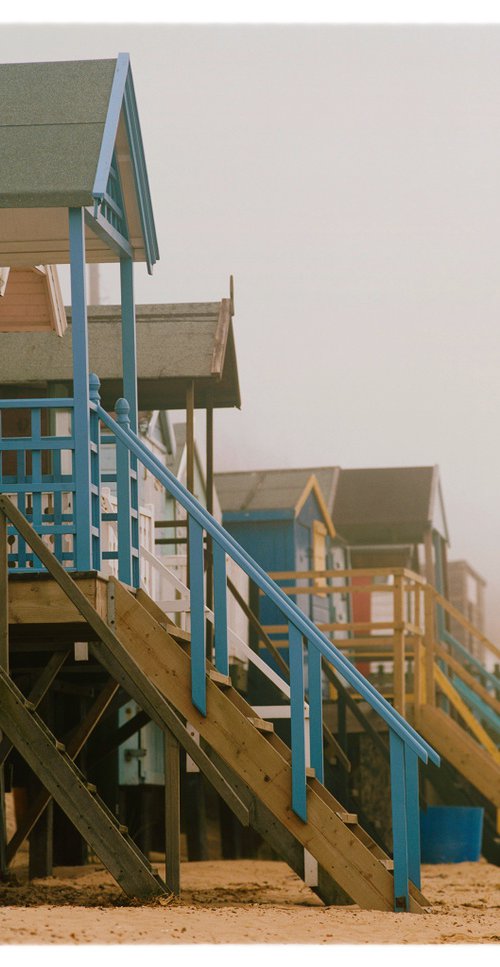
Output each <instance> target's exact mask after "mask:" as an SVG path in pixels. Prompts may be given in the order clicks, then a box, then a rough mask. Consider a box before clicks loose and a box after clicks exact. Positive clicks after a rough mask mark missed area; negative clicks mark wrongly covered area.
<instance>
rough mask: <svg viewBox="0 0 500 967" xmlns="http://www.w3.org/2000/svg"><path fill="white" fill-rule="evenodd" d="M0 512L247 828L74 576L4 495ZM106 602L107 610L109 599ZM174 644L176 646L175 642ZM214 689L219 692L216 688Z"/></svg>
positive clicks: (112, 668) (105, 660)
mask: <svg viewBox="0 0 500 967" xmlns="http://www.w3.org/2000/svg"><path fill="white" fill-rule="evenodd" d="M0 511H4V512H5V513H6V514H7V516H8V518H9V520H11V522H12V523H13V524H14V526H15V527H16V529H17V530H18V531H19V533H20V534H21V535H22V536H23V537H24V538H25V540H27V542H28V543H29V544H30V546H31V547H32V548H33V550H34V551H35V553H36V555H37V557H38V558H39V559H40V561H41V562H42V564H44V565H45V567H46V568H47V570H48V571H49V572H50V573H51V574H52V576H53V577H54V578H55V580H56V581H57V584H58V585H59V587H60V589H61V590H62V592H63V593H64V594H65V595H67V597H68V598H69V600H70V601H71V603H72V605H73V606H74V607H75V608H76V609H77V610H78V611H79V612H80V614H81V615H82V617H83V618H85V620H86V621H87V622H88V624H89V625H90V626H91V627H92V629H93V630H94V631H95V633H96V637H97V638H98V639H99V640H98V641H96V642H92V650H93V651H94V653H95V654H96V656H97V658H98V660H99V661H100V662H101V664H102V665H103V666H104V668H107V669H108V671H109V672H110V674H111V675H112V676H113V677H114V679H115V681H117V682H119V683H120V684H121V685H123V686H124V687H125V689H126V691H127V692H128V694H129V695H130V696H131V697H135V696H136V695H137V694H139V695H140V698H139V699H138V702H139V705H141V706H142V707H143V709H144V711H145V712H148V713H149V715H150V717H151V718H152V719H153V720H154V721H155V722H156V723H157V725H159V726H160V728H162V729H163V728H164V727H165V726H166V727H167V728H169V729H170V731H171V732H173V734H174V735H175V736H176V738H177V739H178V740H179V742H180V743H181V745H182V746H183V748H184V749H185V750H186V752H187V753H188V755H190V756H191V758H192V759H193V761H194V762H196V764H197V765H198V766H199V768H200V769H202V771H203V772H204V773H205V775H206V776H207V779H208V780H209V782H211V783H212V785H213V786H214V788H215V789H216V791H217V792H219V794H220V795H221V796H222V798H223V799H224V800H225V801H226V802H227V804H228V806H229V808H230V809H232V810H233V812H234V813H235V815H236V816H238V819H239V820H240V822H241V823H243V824H244V825H248V821H249V817H248V811H247V810H246V809H245V807H244V806H243V804H242V803H241V802H240V800H239V799H238V797H237V796H235V795H234V793H233V792H232V790H231V789H230V788H229V787H228V786H227V784H226V783H225V782H224V780H223V778H222V776H221V775H220V773H218V772H217V770H216V769H214V767H213V765H212V763H211V762H210V760H209V759H208V758H207V756H205V755H204V754H203V752H202V751H201V749H200V747H199V746H198V745H197V743H196V742H194V740H193V739H192V738H191V736H190V735H189V733H188V732H187V730H186V729H185V727H184V726H183V724H182V722H181V721H180V720H179V718H178V717H177V716H176V715H175V713H174V712H173V711H172V709H171V708H169V706H168V705H167V704H166V703H165V702H160V703H159V702H158V696H157V694H156V691H155V689H154V687H152V686H151V683H150V681H149V680H147V679H144V676H141V670H140V668H139V667H138V666H137V665H136V664H135V663H134V662H133V661H131V660H130V657H129V656H128V655H126V654H124V653H123V648H121V647H120V643H119V642H118V641H117V639H116V636H115V634H114V633H113V631H112V630H111V628H109V626H108V625H107V624H106V623H105V621H104V620H103V619H102V617H101V615H100V614H99V613H98V612H97V611H96V610H95V609H94V608H93V607H92V605H91V604H90V602H89V601H88V600H87V598H86V596H85V594H84V593H83V592H82V591H81V590H80V588H79V586H78V585H77V583H76V582H75V581H74V580H73V579H72V577H71V575H70V574H69V573H68V572H67V571H65V570H64V568H63V567H62V565H61V564H60V563H59V561H57V560H56V558H55V557H54V555H53V554H52V553H51V551H50V550H49V549H48V548H47V547H46V545H45V544H44V543H43V541H42V540H41V539H40V538H39V536H38V534H36V532H35V531H34V530H33V528H32V527H31V525H30V524H29V523H28V521H27V520H26V518H25V517H23V515H22V514H20V513H19V511H18V510H17V508H16V507H15V506H14V504H13V503H12V501H11V500H9V498H8V497H6V496H5V495H0ZM109 583H110V584H113V585H114V587H115V588H119V589H120V590H121V592H122V593H124V594H127V595H128V591H127V590H126V588H125V587H124V586H123V585H122V584H120V582H118V581H116V580H115V579H114V578H113V579H111V580H110V582H109ZM101 584H102V585H103V587H104V588H105V587H106V582H104V581H102V582H101ZM105 600H106V607H107V596H106V598H105ZM132 600H134V599H132ZM134 603H135V602H134ZM137 606H138V608H139V610H140V612H141V614H142V615H148V612H146V611H145V609H144V608H143V607H142V606H141V605H139V604H138V605H137ZM101 607H102V600H101ZM148 617H149V615H148ZM150 620H151V621H152V622H153V623H154V626H155V628H158V629H159V631H160V632H161V633H163V634H165V636H166V638H167V639H168V640H170V639H169V636H168V634H167V633H166V632H165V631H164V629H163V628H162V627H161V626H160V625H157V623H156V622H154V619H152V618H151V619H150ZM171 640H172V643H173V639H171ZM139 678H140V679H141V683H140V688H139V686H138V680H139ZM213 687H214V688H216V686H213Z"/></svg>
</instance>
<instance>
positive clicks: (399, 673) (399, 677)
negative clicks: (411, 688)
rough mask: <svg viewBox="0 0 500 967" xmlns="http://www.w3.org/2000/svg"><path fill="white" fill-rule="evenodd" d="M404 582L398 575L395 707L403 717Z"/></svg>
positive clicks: (395, 633) (395, 609)
mask: <svg viewBox="0 0 500 967" xmlns="http://www.w3.org/2000/svg"><path fill="white" fill-rule="evenodd" d="M404 605H405V599H404V583H403V579H402V578H401V577H400V576H399V575H398V576H397V577H396V578H395V579H394V664H393V672H392V675H393V687H394V708H395V709H396V711H397V712H399V713H400V715H402V716H403V717H404V716H405V714H406V696H405V684H406V683H405V642H404Z"/></svg>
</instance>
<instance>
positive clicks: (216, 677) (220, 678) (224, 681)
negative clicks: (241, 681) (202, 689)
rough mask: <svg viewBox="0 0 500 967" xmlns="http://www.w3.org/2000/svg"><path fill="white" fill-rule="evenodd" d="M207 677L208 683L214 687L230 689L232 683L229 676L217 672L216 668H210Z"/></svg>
mask: <svg viewBox="0 0 500 967" xmlns="http://www.w3.org/2000/svg"><path fill="white" fill-rule="evenodd" d="M208 677H209V678H210V681H212V682H214V684H215V685H221V687H222V688H231V687H232V684H233V683H232V681H231V676H230V675H224V673H223V672H218V671H217V669H216V668H210V669H209V672H208Z"/></svg>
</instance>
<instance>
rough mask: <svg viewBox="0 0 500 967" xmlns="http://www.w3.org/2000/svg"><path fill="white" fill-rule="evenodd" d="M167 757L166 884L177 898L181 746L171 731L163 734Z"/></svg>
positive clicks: (179, 871) (179, 880) (179, 848)
mask: <svg viewBox="0 0 500 967" xmlns="http://www.w3.org/2000/svg"><path fill="white" fill-rule="evenodd" d="M163 740H164V743H165V745H164V757H165V882H166V884H167V886H168V888H169V890H171V891H172V893H173V894H174V895H175V896H179V895H180V892H181V846H180V842H181V807H180V799H181V783H180V775H181V774H180V756H179V751H180V746H179V743H178V741H177V739H176V738H175V735H172V733H171V732H170V730H169V729H166V730H165V731H164V733H163Z"/></svg>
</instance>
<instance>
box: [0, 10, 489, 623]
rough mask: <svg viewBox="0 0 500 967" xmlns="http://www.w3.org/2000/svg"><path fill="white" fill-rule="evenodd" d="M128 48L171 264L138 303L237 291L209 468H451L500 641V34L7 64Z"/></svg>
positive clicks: (453, 31) (119, 43) (272, 36)
mask: <svg viewBox="0 0 500 967" xmlns="http://www.w3.org/2000/svg"><path fill="white" fill-rule="evenodd" d="M119 51H128V52H130V54H131V61H132V70H133V75H134V83H135V88H136V94H137V100H138V107H139V114H140V118H141V125H142V133H143V139H144V144H145V152H146V160H147V164H148V172H149V178H150V184H151V193H152V198H153V207H154V213H155V220H156V226H157V231H158V236H159V247H160V256H161V259H160V262H159V263H158V265H157V266H156V267H155V271H154V275H153V278H152V279H150V278H149V277H148V276H147V273H146V270H145V268H144V267H143V266H138V267H137V270H136V296H137V301H138V302H176V301H179V302H183V301H198V300H199V301H205V300H217V299H219V298H221V297H223V296H226V295H227V294H228V286H229V282H228V280H229V274H230V273H231V272H232V273H233V274H234V276H235V289H236V291H235V303H236V316H235V334H236V348H237V354H238V365H239V372H240V382H241V391H242V402H243V407H242V410H241V412H238V411H236V410H234V411H222V412H219V413H218V414H217V415H216V419H215V431H216V468H217V469H218V470H243V469H261V468H267V467H281V466H282V467H294V466H308V465H321V464H324V465H331V464H340V465H341V466H344V467H366V466H374V467H376V466H403V465H423V464H425V465H429V464H435V463H437V464H439V466H440V470H441V478H442V483H443V490H444V498H445V506H446V511H447V516H448V524H449V529H450V536H451V552H450V557H451V559H457V558H465V559H467V560H468V561H469V562H470V563H471V564H472V566H473V567H474V568H476V569H477V570H478V571H479V572H480V573H481V574H482V575H483V576H484V577H485V578H486V580H487V581H488V585H489V596H488V612H489V613H488V619H489V620H488V624H489V630H490V632H491V633H492V634H496V635H497V636H498V635H500V609H499V608H498V603H497V602H498V595H499V592H500V578H499V577H498V556H499V555H498V543H499V539H500V526H499V512H498V492H499V483H500V455H499V448H498V443H497V438H498V423H499V411H500V389H499V356H500V353H499V350H500V327H499V319H500V273H499V267H500V27H498V26H490V27H481V26H462V27H452V26H444V27H411V26H400V27H383V26H365V27H359V26H356V27H340V26H337V27H336V26H332V25H330V26H324V27H316V26H310V27H292V26H290V27H285V26H280V27H269V26H266V27H255V26H248V27H244V26H234V27H231V26H227V27H201V26H190V27H178V26H167V25H158V26H153V27H147V26H144V27H137V26H133V27H119V26H111V27H103V26H101V25H99V26H95V27H73V26H71V27H62V26H61V27H52V26H51V27H40V26H36V27H25V26H20V27H8V26H3V27H2V30H1V33H0V59H1V60H2V61H4V62H5V61H28V60H59V59H75V58H98V57H114V56H116V54H117V53H118V52H119ZM102 278H103V285H102V289H103V301H106V302H114V301H117V300H118V288H117V279H118V270H117V269H115V268H113V269H111V270H106V271H105V272H103V275H102ZM198 423H199V426H200V430H201V429H202V421H201V420H199V421H198Z"/></svg>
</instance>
